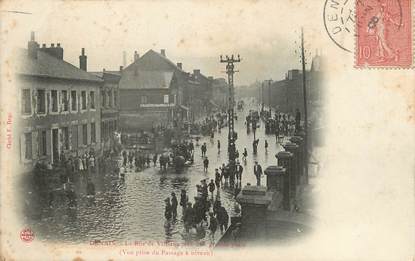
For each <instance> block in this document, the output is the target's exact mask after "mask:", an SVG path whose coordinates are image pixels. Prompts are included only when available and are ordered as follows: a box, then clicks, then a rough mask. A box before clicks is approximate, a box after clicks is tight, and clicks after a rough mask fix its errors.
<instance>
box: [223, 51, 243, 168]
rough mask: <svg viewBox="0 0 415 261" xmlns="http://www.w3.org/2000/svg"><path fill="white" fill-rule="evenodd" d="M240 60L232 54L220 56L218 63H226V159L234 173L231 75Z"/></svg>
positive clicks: (233, 116) (233, 112)
mask: <svg viewBox="0 0 415 261" xmlns="http://www.w3.org/2000/svg"><path fill="white" fill-rule="evenodd" d="M240 61H241V58H240V57H239V54H238V56H237V58H234V56H233V54H232V55H231V57H229V56H228V55H226V56H225V59H223V57H222V55H221V56H220V62H221V63H226V74H227V75H228V85H229V106H228V120H229V122H228V127H229V133H228V157H229V170H230V171H232V172H234V171H235V159H236V146H235V141H236V139H237V134H236V133H235V128H234V120H235V110H234V107H235V89H234V86H233V75H234V73H235V72H237V71H235V70H234V68H235V67H234V63H239V62H240Z"/></svg>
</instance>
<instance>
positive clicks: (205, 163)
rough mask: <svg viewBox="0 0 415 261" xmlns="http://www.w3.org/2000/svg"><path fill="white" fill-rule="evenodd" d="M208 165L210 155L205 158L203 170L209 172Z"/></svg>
mask: <svg viewBox="0 0 415 261" xmlns="http://www.w3.org/2000/svg"><path fill="white" fill-rule="evenodd" d="M208 167H209V159H208V157H205V159H204V160H203V170H204V171H205V172H207V171H208Z"/></svg>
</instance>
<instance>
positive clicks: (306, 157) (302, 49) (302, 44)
mask: <svg viewBox="0 0 415 261" xmlns="http://www.w3.org/2000/svg"><path fill="white" fill-rule="evenodd" d="M301 63H302V66H303V98H304V132H305V135H304V150H305V151H304V167H305V178H306V184H308V159H309V155H308V119H307V88H306V78H305V77H306V75H305V74H306V71H305V57H304V33H303V28H301Z"/></svg>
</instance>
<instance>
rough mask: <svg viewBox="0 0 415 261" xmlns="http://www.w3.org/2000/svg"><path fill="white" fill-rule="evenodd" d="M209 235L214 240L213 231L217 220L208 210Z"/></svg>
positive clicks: (216, 227) (216, 226)
mask: <svg viewBox="0 0 415 261" xmlns="http://www.w3.org/2000/svg"><path fill="white" fill-rule="evenodd" d="M208 229H209V231H210V237H211V239H212V240H215V232H216V230H217V229H218V220H217V219H216V218H215V216H214V214H213V213H212V212H209V227H208Z"/></svg>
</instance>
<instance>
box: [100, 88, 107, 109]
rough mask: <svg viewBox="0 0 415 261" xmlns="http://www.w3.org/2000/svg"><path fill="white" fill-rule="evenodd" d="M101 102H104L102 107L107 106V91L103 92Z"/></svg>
mask: <svg viewBox="0 0 415 261" xmlns="http://www.w3.org/2000/svg"><path fill="white" fill-rule="evenodd" d="M101 101H102V104H101V107H105V106H107V93H106V92H105V91H102V92H101Z"/></svg>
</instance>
